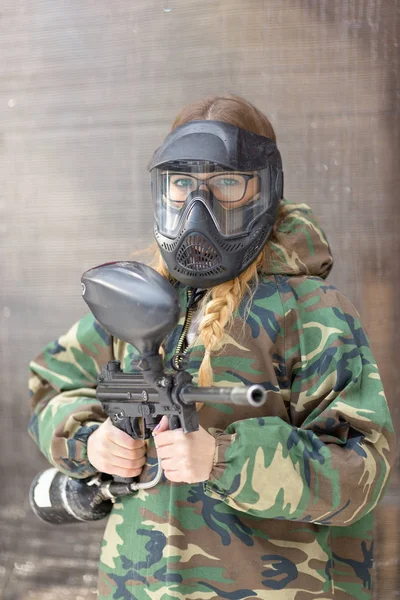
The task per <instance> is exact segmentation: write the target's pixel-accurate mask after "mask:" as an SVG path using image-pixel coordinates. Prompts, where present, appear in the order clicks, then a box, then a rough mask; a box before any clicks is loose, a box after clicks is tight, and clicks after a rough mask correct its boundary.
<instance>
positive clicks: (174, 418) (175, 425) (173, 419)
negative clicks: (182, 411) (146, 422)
mask: <svg viewBox="0 0 400 600" xmlns="http://www.w3.org/2000/svg"><path fill="white" fill-rule="evenodd" d="M168 427H169V429H170V430H171V431H172V430H173V429H181V427H182V425H181V421H180V419H179V417H178V415H171V416H170V417H168Z"/></svg>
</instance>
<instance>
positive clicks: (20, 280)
mask: <svg viewBox="0 0 400 600" xmlns="http://www.w3.org/2000/svg"><path fill="white" fill-rule="evenodd" d="M399 43H400V2H399V0H386V1H385V2H382V1H381V0H287V1H286V2H281V0H202V2H200V1H199V0H170V1H168V0H165V1H164V2H163V0H135V2H127V1H123V0H113V2H110V1H107V0H96V1H94V0H83V1H78V0H52V1H51V2H49V1H48V0H3V1H2V3H1V7H0V58H1V60H0V77H1V85H0V107H1V108H0V249H1V264H0V396H1V402H0V418H1V419H0V428H1V431H0V464H1V473H2V485H1V486H0V527H1V536H0V552H1V555H0V596H1V598H2V599H4V600H26V599H29V600H39V599H40V600H52V599H55V598H57V599H58V598H75V599H76V600H87V599H89V598H90V599H93V598H94V597H95V578H96V564H97V558H98V554H99V542H100V539H101V532H102V529H103V526H104V522H103V523H102V522H100V523H98V524H96V525H87V524H83V525H74V526H69V527H64V528H63V529H59V528H57V527H53V528H52V527H49V526H46V525H44V524H42V523H40V522H39V521H38V520H36V519H35V517H34V516H33V515H32V514H31V513H30V510H29V508H28V503H27V490H28V488H29V483H30V481H31V479H32V478H33V476H34V475H35V474H36V473H37V472H38V471H39V470H41V469H43V468H46V466H47V465H46V462H45V460H44V459H43V458H42V457H41V456H40V455H39V452H38V451H37V450H36V449H35V447H34V446H33V443H32V442H31V441H30V439H29V438H28V437H27V435H26V433H25V431H26V424H27V420H28V397H27V392H26V379H27V363H28V361H29V359H30V358H32V357H33V356H34V355H35V354H36V353H37V352H38V351H39V350H40V349H41V348H42V346H43V345H44V344H45V343H46V342H47V341H49V340H51V339H53V338H55V337H56V336H58V334H60V333H62V332H63V331H64V330H66V328H67V327H69V325H70V324H71V323H72V322H73V321H74V320H76V319H77V318H79V317H80V316H81V315H83V313H84V312H85V306H83V303H82V300H81V298H80V285H79V281H80V275H81V273H82V272H83V271H84V270H85V269H86V268H88V267H90V266H93V265H95V264H98V263H100V262H104V261H106V260H114V259H121V258H123V259H126V258H129V257H130V256H131V253H132V251H134V250H138V249H139V248H142V247H144V246H146V245H147V244H148V243H149V242H150V241H151V228H152V226H151V223H152V217H151V205H150V200H149V190H148V188H149V186H148V178H147V173H146V170H145V165H146V162H147V160H148V158H149V156H150V155H151V152H152V150H153V149H154V148H155V147H156V145H158V144H159V142H160V141H161V139H162V138H163V136H164V135H165V134H166V132H167V131H168V128H169V125H170V122H171V120H172V118H173V117H174V115H175V113H176V112H177V111H178V110H179V109H180V108H181V106H182V105H184V104H186V103H188V102H190V101H191V100H194V99H196V98H198V97H201V96H203V95H206V94H210V93H218V92H225V91H231V92H233V93H237V94H239V95H243V96H245V97H247V98H248V99H249V100H251V101H252V102H254V103H255V104H256V105H257V106H258V107H259V108H261V109H262V110H263V111H265V112H266V114H267V115H268V116H269V117H270V119H271V121H272V122H273V124H274V127H275V129H276V132H277V136H278V142H279V146H280V149H281V152H282V155H283V160H284V165H285V176H286V196H287V197H288V198H290V199H292V200H295V201H298V202H303V201H305V202H308V203H309V204H310V205H311V206H312V207H313V209H314V211H315V212H316V214H317V215H318V216H319V218H320V220H321V222H322V223H323V225H324V227H325V229H326V232H327V234H328V236H329V239H330V242H331V246H332V250H333V253H334V255H335V258H336V266H335V269H334V272H333V274H332V276H331V281H332V282H333V283H335V284H336V285H338V286H339V287H340V288H341V289H342V290H343V291H344V292H345V293H346V294H347V295H348V296H349V297H350V298H351V299H352V300H353V302H354V303H355V304H356V305H357V307H358V308H359V310H360V312H361V313H362V316H363V320H364V322H365V324H366V326H367V329H368V331H369V334H370V337H371V340H372V343H373V347H374V349H375V354H376V357H377V360H378V363H379V365H380V368H381V371H382V375H383V379H384V383H385V386H386V390H387V395H388V398H389V402H390V405H391V408H392V413H393V417H394V420H395V423H396V426H397V427H399V426H400V413H399V408H398V406H397V402H396V400H397V394H398V392H397V388H398V386H397V377H396V376H397V369H398V367H397V361H396V355H397V353H398V352H397V353H396V350H397V351H398V349H399V347H400V344H399V341H400V336H399V333H398V332H399V330H400V313H399V302H398V300H397V299H398V297H399V292H400V289H399V268H398V262H399V256H400V239H399V233H398V232H399V227H400V206H399V203H398V190H399V187H400V170H399V168H398V162H399V140H400V136H399V133H400V132H399V129H400V127H399V97H400V81H399V79H400V69H399V63H400V58H399ZM398 430H399V429H398ZM399 487H400V484H399V479H398V474H397V473H395V474H394V476H393V479H392V485H391V488H390V490H389V493H388V495H387V496H386V498H385V500H384V502H383V504H382V505H381V507H380V508H379V512H378V518H377V552H376V555H377V562H376V571H377V579H376V587H375V592H374V593H375V598H379V599H384V600H391V599H392V598H393V599H394V598H397V597H398V591H397V590H398V588H399V584H400V581H399V580H400V576H399V559H398V556H399V550H400V529H399V520H400V508H399Z"/></svg>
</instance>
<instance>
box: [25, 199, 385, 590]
mask: <svg viewBox="0 0 400 600" xmlns="http://www.w3.org/2000/svg"><path fill="white" fill-rule="evenodd" d="M285 206H286V208H285V210H286V217H285V219H284V220H283V221H282V223H281V224H280V227H279V230H278V233H277V239H276V242H274V243H272V242H270V246H271V252H272V256H273V261H272V264H273V268H272V269H271V270H272V271H273V272H272V273H271V274H270V275H265V276H262V277H261V278H260V281H259V284H258V287H257V289H256V291H255V294H254V296H253V298H252V301H251V305H250V309H249V307H248V306H246V304H247V305H248V299H247V301H246V300H245V301H244V302H243V305H242V306H241V307H240V309H239V310H238V312H237V314H236V315H234V320H233V323H232V326H231V328H230V329H229V330H228V331H227V332H226V334H225V337H224V339H223V344H222V347H221V349H220V350H219V351H217V352H215V353H214V355H213V356H212V367H213V372H214V379H215V385H243V384H246V385H248V384H251V383H261V384H262V385H263V386H264V387H265V389H266V390H267V391H268V400H267V402H266V404H265V405H264V406H263V407H261V408H257V409H254V408H244V407H231V406H218V405H211V406H204V407H203V408H202V409H201V410H200V413H199V419H200V424H201V425H202V427H204V428H205V429H207V430H208V432H209V433H211V434H212V435H214V436H215V438H216V443H217V446H216V454H215V459H214V467H213V470H212V472H211V475H210V479H209V480H208V481H205V482H204V483H197V484H192V485H189V484H175V483H170V482H168V481H167V480H166V479H165V478H164V480H163V481H161V483H160V484H159V485H158V486H157V487H153V488H151V489H148V490H147V491H143V490H141V491H140V492H138V493H136V494H135V495H132V496H128V497H125V498H123V499H121V501H118V502H116V504H115V505H114V508H113V511H112V513H111V515H110V517H109V520H108V524H107V527H106V531H105V536H104V540H103V544H102V549H101V564H100V573H99V597H100V598H101V599H111V598H113V599H116V600H118V599H123V600H128V599H129V600H133V599H136V598H137V599H138V600H142V599H143V600H144V599H148V598H155V599H158V600H167V599H172V598H179V599H181V600H187V599H191V600H199V599H202V600H211V599H215V598H229V599H230V600H243V599H247V598H261V599H268V600H273V599H274V598H276V599H277V600H311V599H316V598H318V599H319V600H322V599H329V598H338V599H343V600H344V599H350V598H351V599H354V598H357V599H360V600H361V599H363V600H367V599H369V598H371V568H372V557H373V512H372V511H373V509H374V507H375V506H376V504H377V502H378V501H379V499H380V498H381V496H382V494H383V492H384V489H385V487H386V485H387V481H388V476H389V471H390V466H391V464H392V463H393V460H394V439H395V438H394V431H393V426H392V422H391V418H390V414H389V411H388V407H387V404H386V400H385V396H384V392H383V389H382V384H381V380H380V376H379V373H378V369H377V366H376V364H375V360H374V358H373V355H372V353H371V350H370V346H369V343H368V339H367V337H366V334H365V332H364V330H363V328H362V326H361V324H360V321H359V316H358V314H357V311H356V310H355V309H354V308H353V306H352V305H351V303H350V302H349V301H348V300H347V299H346V298H345V297H344V296H343V295H342V294H341V293H340V292H339V291H338V290H337V289H336V288H335V287H333V286H331V285H329V284H327V283H326V282H325V277H326V275H327V274H328V273H329V271H330V268H331V265H332V258H331V256H330V253H329V247H328V244H327V241H326V239H325V236H324V234H323V233H322V231H321V230H320V229H319V227H318V226H317V225H316V223H315V220H314V219H313V216H312V214H311V211H310V209H309V208H308V207H307V206H306V205H291V204H289V203H285ZM177 289H178V293H179V295H180V301H181V307H182V318H181V320H180V322H179V324H178V325H177V327H176V328H175V329H174V331H173V332H172V333H171V334H170V335H169V336H168V338H167V339H166V340H165V343H164V348H165V352H166V358H167V359H169V358H171V357H172V356H173V354H174V352H175V348H176V344H177V341H178V339H179V336H180V333H181V331H182V327H183V324H184V315H185V312H186V305H187V298H186V296H187V294H186V290H185V289H184V288H179V287H178V288H177ZM203 353H204V347H203V346H202V345H201V343H200V341H199V340H198V339H197V340H195V341H194V343H193V344H192V345H191V346H190V348H189V353H188V354H189V359H190V360H189V371H190V372H191V373H192V374H193V375H194V377H195V378H196V373H197V371H198V368H199V365H200V362H201V360H202V357H203ZM135 356H136V351H135V349H134V348H133V347H132V346H130V345H129V344H126V343H124V342H121V341H120V340H118V339H112V338H111V337H110V336H109V335H108V333H107V332H106V331H104V330H103V329H102V328H101V327H100V326H99V325H98V324H97V323H96V322H95V321H94V319H93V318H92V316H91V315H90V314H89V315H88V316H86V317H84V318H83V319H82V320H81V321H79V322H78V323H77V324H75V325H74V326H73V327H72V328H71V330H70V331H69V332H68V333H67V334H66V335H64V336H62V337H60V339H59V340H58V341H57V342H55V343H52V344H49V345H48V346H47V347H46V348H45V350H44V351H43V353H42V354H41V355H40V356H39V357H38V358H37V359H36V360H34V361H33V362H32V363H31V369H32V377H31V391H32V394H33V413H32V418H31V422H30V433H31V435H32V437H33V438H34V439H35V441H36V442H37V444H38V445H39V447H40V449H41V450H42V451H43V452H44V454H45V455H46V456H47V458H48V460H49V461H50V462H51V463H52V464H53V465H55V466H56V467H58V468H59V469H60V470H61V471H63V472H65V473H68V474H71V475H73V476H76V477H87V476H88V475H90V474H91V473H93V472H94V469H93V467H92V466H91V465H90V463H89V462H88V460H87V455H86V442H87V438H88V435H90V433H91V432H92V431H93V430H94V428H96V427H98V425H99V423H100V422H102V421H103V420H104V418H105V415H104V414H103V412H102V410H101V406H100V404H99V402H98V401H97V400H96V398H95V391H94V388H95V385H96V377H97V374H98V373H99V371H100V368H101V366H102V365H103V364H105V363H106V362H107V361H108V360H111V359H113V358H116V359H118V360H120V361H121V364H122V365H123V367H124V369H125V370H127V371H129V370H131V369H132V363H133V361H134V359H135ZM156 462H157V459H156V453H155V448H154V443H153V440H150V441H149V443H148V459H147V465H146V467H145V469H144V471H143V474H142V479H143V480H149V479H151V478H153V476H154V474H155V470H156Z"/></svg>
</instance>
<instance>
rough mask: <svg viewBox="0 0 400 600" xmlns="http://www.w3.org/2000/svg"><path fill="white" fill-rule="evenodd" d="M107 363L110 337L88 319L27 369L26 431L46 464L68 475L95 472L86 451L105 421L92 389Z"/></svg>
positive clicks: (44, 352) (48, 349)
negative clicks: (28, 410)
mask: <svg viewBox="0 0 400 600" xmlns="http://www.w3.org/2000/svg"><path fill="white" fill-rule="evenodd" d="M112 358H113V356H112V342H111V337H110V335H109V334H108V333H107V332H106V331H105V330H104V329H103V328H102V327H101V326H100V325H99V324H98V323H97V321H95V319H94V318H93V316H92V315H91V314H88V315H87V316H85V317H84V318H83V319H82V320H81V321H79V322H78V323H76V324H75V325H74V326H73V327H72V328H71V329H70V330H69V331H68V333H67V334H66V335H63V336H61V337H60V338H59V340H57V341H56V342H53V343H51V344H48V345H47V346H46V348H45V349H44V350H43V352H42V353H41V354H40V355H39V356H38V357H37V358H36V359H35V360H33V361H32V362H31V364H30V370H31V377H30V379H29V388H30V392H31V408H32V414H31V419H30V422H29V428H28V431H29V434H30V435H31V437H32V438H33V439H34V441H35V442H36V443H37V445H38V446H39V448H40V450H41V451H42V452H43V454H44V455H45V456H46V458H47V459H48V460H49V462H50V463H51V464H52V465H54V466H55V467H57V469H59V470H60V471H62V472H63V473H66V474H67V475H72V476H74V477H78V478H83V477H87V476H89V475H91V474H93V473H95V472H96V469H95V468H94V467H93V466H92V465H91V464H90V463H89V461H88V459H87V453H86V446H87V439H88V437H89V435H90V434H91V433H92V432H93V431H94V430H95V429H96V428H97V427H98V426H99V424H100V423H102V422H103V421H104V420H105V419H106V414H105V413H104V411H103V409H102V406H101V403H100V402H99V401H98V400H97V399H96V396H95V387H96V383H97V375H98V373H99V372H100V370H101V367H102V365H103V364H105V363H106V362H108V361H109V360H112Z"/></svg>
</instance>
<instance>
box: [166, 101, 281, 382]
mask: <svg viewBox="0 0 400 600" xmlns="http://www.w3.org/2000/svg"><path fill="white" fill-rule="evenodd" d="M194 120H215V121H224V122H226V123H230V124H232V125H236V127H240V128H242V129H247V130H248V131H252V132H253V133H258V134H259V135H264V136H266V137H269V138H270V139H272V140H274V141H276V136H275V132H274V130H273V127H272V125H271V123H270V122H269V120H268V119H267V117H266V116H265V115H264V114H263V113H262V112H260V111H259V110H258V109H257V108H256V107H255V106H253V105H252V104H251V103H250V102H247V101H246V100H244V99H243V98H240V97H239V96H234V95H230V94H229V95H224V96H210V97H207V98H204V99H202V100H198V101H197V102H194V103H192V104H190V105H188V106H186V107H185V108H183V109H182V110H181V111H180V112H179V114H178V115H177V117H176V118H175V121H174V122H173V124H172V128H171V130H174V129H175V128H176V127H179V125H183V124H184V123H187V122H188V121H194ZM281 216H282V215H280V214H278V219H277V222H278V221H279V220H280V219H281ZM272 239H273V238H272V237H270V238H269V241H271V240H272ZM268 259H269V244H268V242H267V243H266V244H265V245H264V248H263V249H262V251H261V253H260V254H259V255H258V257H257V258H256V259H255V260H254V261H253V262H252V263H251V264H250V265H249V266H248V267H247V269H246V270H245V271H243V273H241V274H240V275H239V276H238V277H235V278H234V279H232V280H231V281H226V282H225V283H221V284H220V285H216V286H214V287H212V288H210V289H209V290H208V291H207V293H206V295H205V297H204V298H203V300H202V308H203V310H204V316H203V318H202V320H201V323H200V325H199V335H200V337H201V340H202V342H203V344H204V347H205V354H204V358H203V360H202V363H201V365H200V369H199V380H198V385H199V386H210V385H212V384H213V372H212V368H211V358H210V357H211V354H212V352H213V351H215V349H216V348H219V347H220V345H221V340H222V338H223V336H224V333H225V330H226V328H227V327H228V326H229V324H230V322H231V320H232V317H233V315H234V313H235V312H236V310H237V309H238V308H239V305H240V303H241V302H242V300H243V298H244V297H245V295H246V294H249V296H250V298H251V287H252V288H253V289H255V287H256V284H257V281H258V273H259V272H266V270H267V265H268V262H269V260H268ZM154 267H155V269H156V270H157V271H158V272H159V273H160V274H161V275H163V276H164V277H166V278H171V276H170V273H169V271H168V269H167V267H166V265H165V263H164V261H163V259H162V256H161V253H160V251H159V250H158V248H157V262H156V264H155V265H154Z"/></svg>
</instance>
